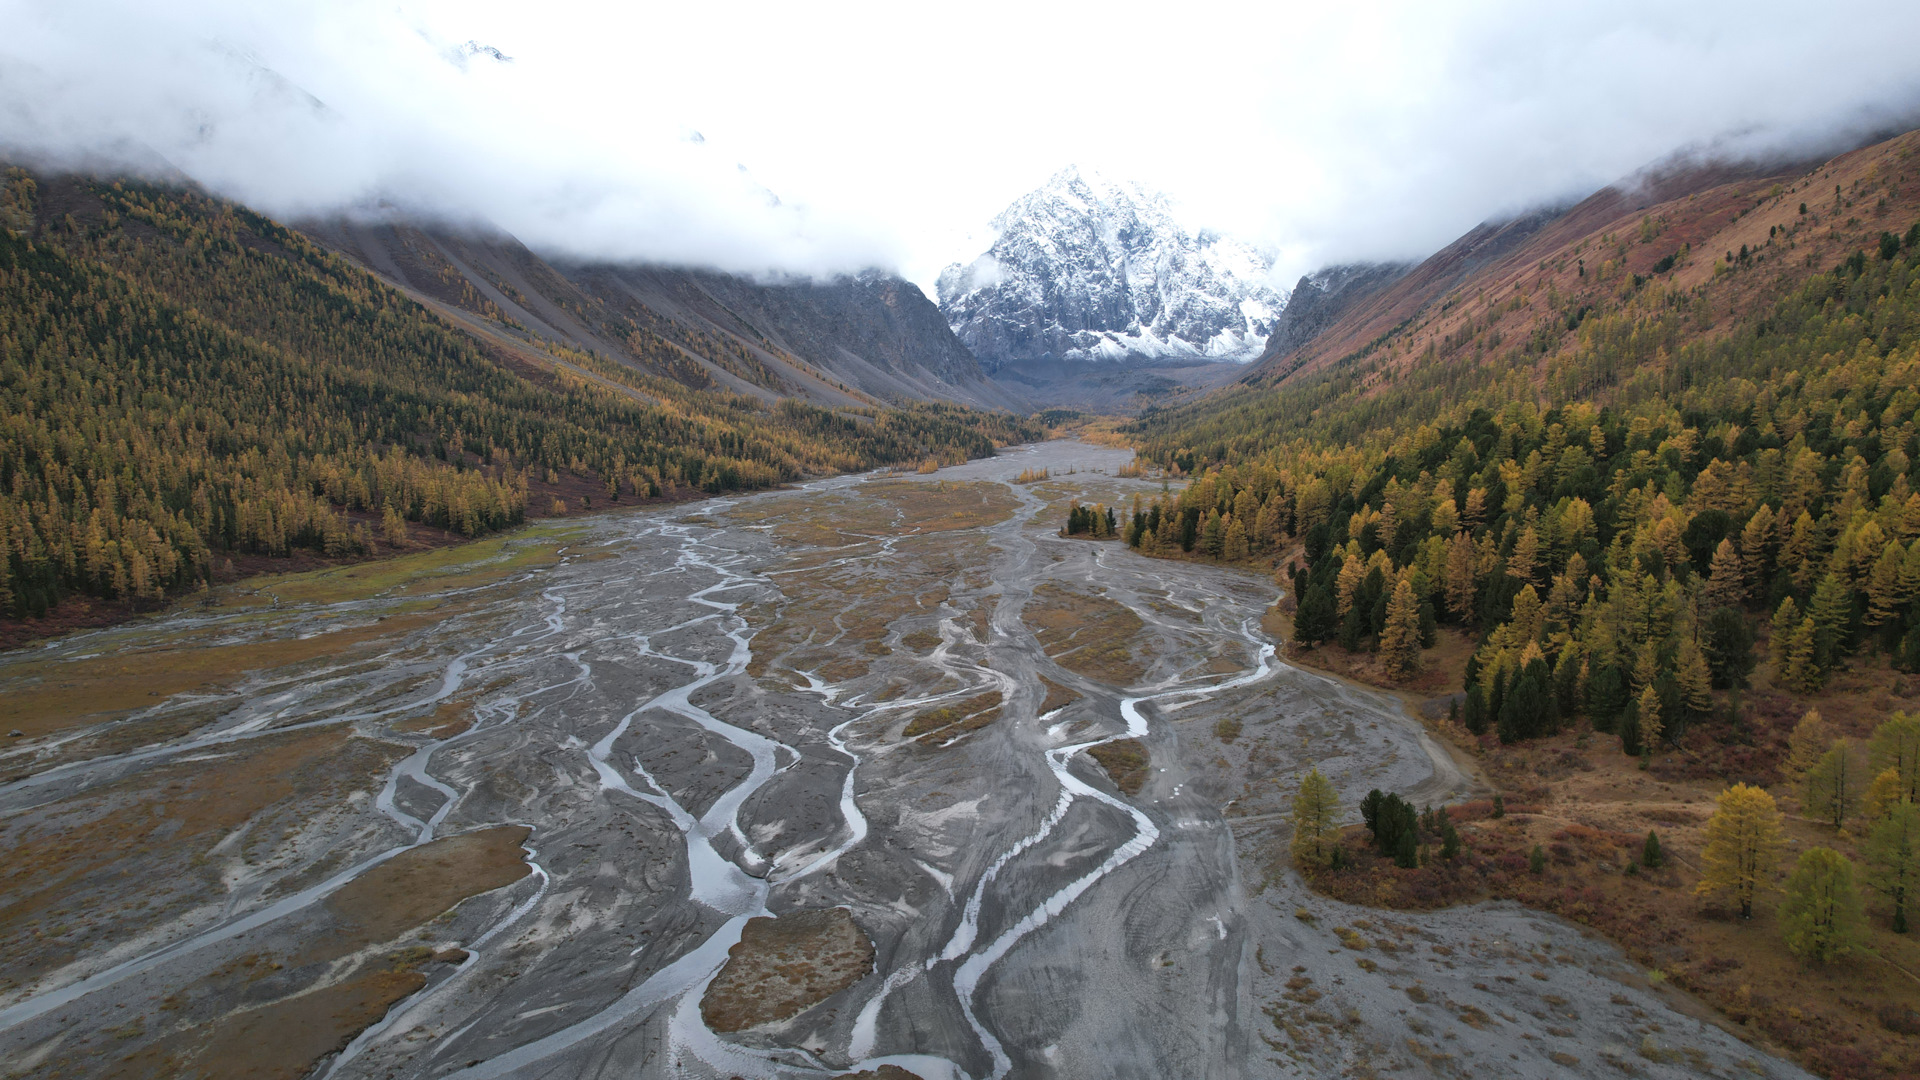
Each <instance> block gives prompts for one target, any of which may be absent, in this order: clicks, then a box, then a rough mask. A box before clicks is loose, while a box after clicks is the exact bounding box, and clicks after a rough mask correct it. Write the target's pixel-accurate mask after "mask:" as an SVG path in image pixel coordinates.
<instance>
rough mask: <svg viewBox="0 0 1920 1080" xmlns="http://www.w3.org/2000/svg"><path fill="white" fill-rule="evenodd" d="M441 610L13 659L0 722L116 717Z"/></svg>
mask: <svg viewBox="0 0 1920 1080" xmlns="http://www.w3.org/2000/svg"><path fill="white" fill-rule="evenodd" d="M444 617H445V613H444V612H440V613H434V614H428V613H425V612H422V613H418V614H414V615H409V616H399V617H396V618H393V619H389V620H386V621H385V622H380V623H363V624H361V625H358V626H350V627H343V628H342V629H340V630H336V631H333V632H331V633H323V634H315V635H313V636H312V637H308V638H292V637H288V638H281V639H277V640H267V641H253V642H247V643H245V644H240V645H213V646H209V645H204V644H201V643H199V642H194V641H187V642H176V643H174V644H171V645H169V646H167V647H161V648H156V649H152V650H150V651H140V652H128V651H123V652H119V653H116V654H114V655H111V656H92V657H87V658H85V659H77V660H65V659H61V660H41V661H27V662H23V663H16V664H12V665H10V666H9V667H8V668H7V673H6V678H5V679H4V681H0V726H4V727H5V728H7V729H9V730H18V731H21V732H24V733H25V735H26V736H27V737H28V738H35V737H38V736H42V735H50V734H53V733H55V732H60V731H66V730H69V729H71V728H76V727H83V726H85V725H88V724H96V723H100V722H101V721H105V720H113V719H117V718H120V717H124V716H126V715H127V714H129V713H132V712H135V711H137V710H139V709H143V708H146V707H147V706H149V705H153V704H155V703H156V702H158V701H159V700H161V699H164V698H167V697H171V696H173V695H174V694H181V693H187V692H193V691H198V692H205V691H208V690H212V689H216V688H219V687H224V686H228V685H231V684H232V683H234V682H236V681H238V680H239V679H240V678H241V677H242V676H244V675H245V674H246V673H247V672H249V671H256V670H259V669H262V668H270V667H281V666H284V665H288V664H298V663H304V662H307V661H311V660H316V659H320V658H326V659H329V660H343V659H352V658H353V657H354V656H355V655H357V653H358V652H365V653H367V654H369V655H370V654H371V653H372V652H373V651H374V650H372V649H366V648H363V647H365V646H369V645H372V644H375V643H382V642H384V641H385V640H386V639H387V638H389V637H392V636H394V635H396V634H399V633H403V632H404V631H406V630H408V629H413V628H417V627H418V626H421V625H425V624H426V623H427V622H430V621H433V620H435V619H439V618H444ZM169 734H179V732H169ZM152 737H153V738H157V737H160V736H158V735H157V734H153V735H152ZM142 741H152V738H147V739H143V740H142Z"/></svg>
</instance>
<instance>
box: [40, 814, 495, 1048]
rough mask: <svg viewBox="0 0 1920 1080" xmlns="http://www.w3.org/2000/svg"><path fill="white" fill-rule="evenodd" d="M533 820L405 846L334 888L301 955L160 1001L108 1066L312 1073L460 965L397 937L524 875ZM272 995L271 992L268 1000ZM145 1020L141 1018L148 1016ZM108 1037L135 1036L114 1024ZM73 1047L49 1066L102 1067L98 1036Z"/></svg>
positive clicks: (218, 975) (236, 964) (242, 961)
mask: <svg viewBox="0 0 1920 1080" xmlns="http://www.w3.org/2000/svg"><path fill="white" fill-rule="evenodd" d="M527 834H528V830H527V829H525V828H521V827H518V826H502V827H498V828H492V829H485V830H481V831H478V832H473V833H467V834H463V835H460V836H452V837H445V838H442V839H440V840H436V841H434V842H432V843H430V844H427V845H424V846H422V847H418V848H413V849H410V850H408V851H405V852H402V853H401V854H399V855H397V856H395V857H394V858H392V859H390V860H388V861H387V862H385V863H382V864H381V865H379V866H377V867H375V868H374V869H372V870H370V871H368V872H367V873H366V874H363V875H362V876H360V877H359V878H357V879H355V880H354V881H353V882H352V883H350V884H349V885H347V886H346V887H344V888H343V889H341V890H340V891H339V892H336V893H335V894H333V895H332V896H331V897H329V898H328V899H327V901H326V904H325V910H326V912H327V914H328V915H329V916H330V918H329V919H327V920H326V921H325V922H323V923H322V924H320V926H319V927H318V929H317V931H316V933H315V935H314V936H313V937H312V938H311V939H309V941H308V943H307V946H306V947H305V948H304V949H301V950H296V951H295V952H294V953H293V954H291V955H276V954H275V953H272V952H266V951H263V952H256V953H249V954H247V955H244V956H241V957H238V958H236V959H234V960H232V961H230V962H228V963H226V964H224V965H222V966H221V967H219V968H217V969H215V970H214V971H213V972H211V973H209V974H208V975H207V976H206V977H205V978H204V979H202V980H200V981H199V982H197V983H196V984H194V985H193V986H191V987H189V988H187V989H185V990H183V991H181V992H179V993H177V994H175V995H174V996H171V997H168V998H166V999H165V1000H163V1001H162V1002H161V1003H160V1009H159V1017H158V1019H156V1020H154V1021H153V1023H154V1024H155V1026H172V1027H174V1028H175V1030H172V1031H169V1032H166V1033H164V1034H161V1035H160V1037H159V1038H157V1039H155V1040H154V1041H152V1042H150V1043H147V1044H146V1045H144V1046H143V1047H141V1048H140V1049H139V1050H138V1051H136V1052H134V1053H132V1054H129V1055H127V1056H124V1057H122V1058H120V1059H119V1060H118V1061H116V1062H114V1063H113V1064H112V1065H111V1066H110V1067H109V1068H108V1069H107V1071H106V1073H105V1075H107V1076H110V1077H115V1078H121V1077H128V1078H130V1077H146V1076H162V1075H164V1076H179V1077H266V1078H285V1080H293V1078H295V1077H300V1076H305V1075H307V1074H308V1073H309V1072H310V1071H311V1070H312V1069H313V1066H314V1063H315V1062H316V1061H318V1060H319V1059H320V1058H322V1057H323V1056H325V1055H327V1054H330V1053H334V1052H336V1051H338V1050H340V1049H341V1048H342V1047H344V1046H345V1045H346V1044H347V1043H348V1042H349V1041H351V1040H352V1039H353V1037H354V1036H355V1035H356V1034H358V1033H359V1032H360V1031H361V1030H362V1029H364V1028H365V1027H366V1026H367V1025H369V1024H371V1023H373V1022H375V1021H377V1020H379V1019H380V1018H381V1017H382V1016H384V1015H386V1013H387V1010H388V1009H389V1008H391V1007H392V1006H393V1005H394V1004H395V1003H396V1002H398V1001H400V1000H401V999H403V998H405V997H406V996H407V995H409V994H412V993H413V992H414V991H416V990H419V989H420V988H421V987H422V986H425V985H426V982H427V977H426V975H425V974H424V973H423V971H424V969H428V968H430V967H431V966H433V965H435V964H451V963H458V962H460V961H461V960H463V959H465V955H466V954H465V953H464V952H462V951H460V950H458V949H448V950H445V951H441V952H436V951H435V950H434V949H432V948H429V947H426V946H423V945H413V946H400V945H399V943H398V939H400V938H401V937H402V936H403V935H405V934H406V933H407V932H408V931H411V930H413V929H414V928H416V927H418V926H421V925H422V924H424V923H426V922H428V921H429V920H431V919H432V918H433V917H435V916H437V915H439V914H440V913H441V912H443V911H446V910H447V909H449V908H451V907H453V906H454V905H456V904H458V903H460V902H461V901H463V900H466V899H468V898H470V897H473V896H477V895H479V894H481V893H483V892H487V891H490V890H492V889H496V888H499V887H501V886H503V885H508V884H511V883H512V882H514V881H517V880H519V879H520V878H522V877H524V876H525V875H526V874H527V872H528V868H527V865H526V863H525V862H524V861H522V858H521V856H522V854H523V852H522V849H521V846H520V845H521V843H522V842H523V841H524V840H525V839H526V837H527ZM263 999H270V1000H265V1001H264V1003H262V1001H263ZM231 1002H245V1003H246V1004H244V1005H243V1006H241V1007H238V1008H232V1009H231V1011H223V1012H220V1013H219V1014H218V1015H217V1017H216V1018H215V1019H213V1020H211V1021H207V1020H206V1019H205V1018H204V1016H198V1014H192V1015H196V1016H198V1018H197V1019H188V1018H187V1017H188V1016H189V1015H190V1014H189V1013H188V1012H187V1011H186V1010H188V1009H189V1008H190V1007H192V1006H196V1005H197V1006H199V1007H201V1008H206V1007H208V1006H211V1007H213V1008H215V1009H224V1008H227V1005H226V1004H225V1003H231ZM146 1022H147V1021H146V1020H145V1018H136V1019H135V1020H134V1021H133V1023H135V1024H136V1025H144V1024H145V1023H146ZM107 1034H108V1035H109V1036H112V1037H115V1038H119V1037H122V1036H123V1035H125V1034H126V1032H124V1031H121V1030H120V1029H109V1031H108V1032H107ZM89 1038H91V1036H83V1037H82V1041H81V1042H80V1043H79V1044H78V1045H74V1046H71V1047H67V1048H65V1049H66V1050H67V1051H68V1052H67V1053H63V1054H56V1055H54V1056H53V1057H51V1058H49V1059H48V1060H47V1061H46V1062H44V1063H43V1064H42V1066H41V1072H40V1073H39V1075H43V1076H47V1077H59V1076H65V1075H69V1074H71V1073H73V1072H75V1071H76V1070H78V1071H85V1072H87V1073H89V1074H92V1073H95V1072H96V1070H97V1069H98V1064H99V1063H98V1061H90V1060H89V1058H90V1057H96V1056H97V1055H99V1054H101V1053H103V1052H105V1053H111V1052H112V1051H111V1048H110V1047H109V1048H108V1049H107V1050H105V1051H102V1050H101V1049H100V1048H97V1047H92V1046H90V1045H88V1042H87V1041H86V1040H87V1039H89Z"/></svg>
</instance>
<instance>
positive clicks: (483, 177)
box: [0, 0, 1920, 292]
mask: <svg viewBox="0 0 1920 1080" xmlns="http://www.w3.org/2000/svg"><path fill="white" fill-rule="evenodd" d="M0 20H4V25H5V26H6V27H7V32H6V33H5V34H4V35H0V146H4V147H5V152H6V153H7V154H9V155H11V156H14V157H32V158H36V159H38V160H40V161H42V162H45V163H50V164H63V163H64V164H73V163H80V162H93V163H99V164H107V165H113V166H125V165H127V164H139V165H146V166H155V165H158V164H164V165H168V166H171V167H174V168H177V169H178V170H179V171H181V172H183V173H185V174H186V175H188V176H191V177H192V178H194V179H195V180H198V181H199V182H201V183H203V184H205V185H207V186H208V187H210V188H212V189H214V190H216V191H218V192H220V193H222V194H225V195H230V196H233V197H236V198H240V199H243V200H245V201H247V202H248V203H250V204H253V205H256V206H259V207H260V208H262V209H264V210H267V211H269V212H272V213H276V214H280V215H284V216H299V215H302V214H317V213H323V212H330V211H333V210H337V209H340V208H344V207H357V208H361V209H362V210H365V209H367V208H370V207H376V206H378V205H379V204H381V203H388V204H394V205H399V206H402V207H405V208H407V209H408V210H409V212H411V213H413V214H416V215H418V214H421V213H428V212H430V213H432V214H435V215H438V216H440V217H444V218H448V219H452V220H455V221H458V220H462V219H484V220H486V221H489V222H492V223H493V224H495V225H497V226H499V227H500V228H503V229H505V230H507V231H509V232H511V233H513V234H514V235H516V236H518V237H520V238H522V239H523V240H525V241H527V242H528V243H529V244H531V245H533V246H535V247H536V248H538V249H540V250H542V251H547V252H556V253H566V254H570V255H573V256H578V257H585V258H595V259H618V260H648V261H666V262H680V263H692V264H700V265H706V266H712V267H717V268H721V269H727V270H733V271H745V272H762V271H768V270H780V271H788V272H800V273H834V272H842V271H854V270H858V269H861V268H864V267H867V266H881V267H886V268H891V269H895V270H899V271H901V272H904V273H905V274H906V275H907V276H909V277H911V278H912V279H914V280H915V281H917V282H919V283H920V284H921V286H922V287H923V288H924V289H926V290H927V291H928V292H932V286H933V283H934V278H935V277H936V275H937V274H938V272H939V270H940V268H941V267H943V266H945V265H946V264H947V263H948V262H950V261H952V260H953V259H954V258H955V257H956V256H962V255H963V253H966V252H969V251H971V252H978V251H980V250H982V249H983V248H984V247H986V246H987V244H988V243H989V242H990V241H991V239H992V232H991V230H990V229H988V228H987V227H986V223H987V222H988V221H989V220H990V219H991V218H992V216H993V215H994V214H996V213H997V212H999V210H1000V209H1001V208H1003V207H1004V206H1006V205H1007V203H1008V202H1009V200H1011V199H1013V198H1015V197H1017V196H1018V195H1019V194H1020V193H1021V192H1023V191H1029V190H1032V189H1033V188H1035V187H1036V186H1038V185H1039V184H1041V183H1043V182H1044V181H1045V180H1046V178H1047V177H1049V176H1051V175H1053V174H1054V173H1055V172H1057V171H1058V170H1059V169H1060V168H1061V167H1063V166H1064V165H1066V164H1068V163H1070V162H1077V163H1078V164H1080V165H1081V166H1082V167H1085V168H1090V169H1097V170H1100V171H1103V172H1105V173H1108V174H1110V175H1115V176H1125V177H1129V178H1131V179H1136V180H1138V181H1140V182H1141V183H1143V184H1146V185H1148V186H1150V187H1152V188H1155V189H1158V190H1164V191H1166V192H1168V193H1170V194H1171V195H1172V196H1173V197H1174V198H1176V199H1177V200H1178V201H1179V202H1180V203H1181V204H1182V205H1184V206H1187V207H1190V208H1191V209H1192V211H1193V214H1194V216H1195V218H1196V221H1197V223H1198V224H1200V225H1204V226H1206V227H1209V228H1213V229H1215V230H1217V231H1219V232H1221V233H1223V234H1225V235H1231V236H1237V237H1241V238H1243V239H1245V240H1247V241H1248V242H1250V243H1252V244H1254V245H1256V246H1258V247H1260V248H1262V249H1266V250H1272V251H1274V252H1275V253H1276V263H1275V266H1274V269H1273V281H1274V282H1275V283H1278V284H1281V285H1288V284H1291V283H1292V282H1293V281H1294V280H1296V279H1297V277H1298V276H1299V275H1300V274H1301V273H1304V272H1306V271H1309V270H1312V269H1315V268H1317V267H1319V266H1323V265H1326V264H1328V263H1333V262H1348V261H1355V260H1373V261H1382V260H1391V259H1400V258H1407V257H1414V256H1419V255H1422V254H1425V253H1427V252H1430V251H1433V250H1435V249H1437V248H1438V247H1439V246H1441V245H1442V244H1444V243H1446V242H1447V241H1448V240H1450V239H1451V238H1452V237H1454V236H1456V235H1458V234H1459V233H1460V232H1461V231H1463V230H1464V229H1466V228H1469V227H1471V226H1472V225H1473V224H1474V223H1476V222H1479V221H1481V220H1484V219H1486V218H1488V217H1491V216H1496V215H1498V214H1500V213H1503V212H1513V211H1517V210H1520V209H1524V208H1526V207H1529V206H1533V205H1538V204H1540V203H1542V202H1545V201H1550V200H1555V199H1564V198H1566V197H1570V196H1571V197H1578V196H1580V195H1583V194H1585V193H1586V192H1588V191H1591V190H1593V189H1594V188H1596V187H1598V186H1599V185H1601V184H1604V183H1607V182H1610V181H1611V180H1613V179H1614V178H1616V177H1618V176H1620V175H1623V174H1625V173H1627V172H1630V171H1631V170H1632V169H1634V168H1636V167H1638V166H1640V165H1642V164H1644V163H1645V162H1647V161H1649V160H1653V159H1655V158H1658V157H1660V156H1662V155H1664V154H1667V153H1669V152H1671V151H1673V150H1674V149H1676V148H1683V147H1712V146H1718V147H1719V148H1721V149H1722V150H1725V151H1729V152H1734V153H1747V152H1761V151H1768V150H1773V149H1777V148H1779V147H1781V146H1783V145H1788V144H1798V143H1802V142H1805V141H1807V140H1808V139H1810V138H1811V135H1810V133H1815V132H1818V133H1821V134H1822V135H1830V134H1832V133H1833V132H1835V131H1839V130H1842V129H1846V130H1853V131H1858V130H1866V129H1872V128H1874V127H1876V126H1877V125H1880V124H1882V123H1884V122H1885V121H1887V120H1888V119H1889V118H1890V117H1894V116H1900V115H1904V114H1905V113H1906V112H1907V111H1908V110H1909V109H1910V107H1911V106H1912V104H1913V103H1914V102H1915V101H1916V99H1917V97H1920V95H1917V94H1916V89H1917V87H1920V83H1917V82H1916V75H1917V74H1920V73H1917V72H1916V69H1915V65H1914V64H1913V63H1912V60H1911V57H1910V50H1909V43H1911V42H1912V41H1914V40H1920V8H1916V7H1915V6H1914V5H1911V4H1905V3H1898V2H1890V0H1852V2H1844V3H1840V4H1837V5H1833V6H1830V7H1829V8H1827V9H1823V11H1822V14H1821V15H1820V17H1818V18H1811V17H1808V15H1807V13H1806V10H1805V9H1804V7H1800V6H1789V5H1786V4H1783V3H1761V4H1749V3H1740V4H1735V3H1731V2H1724V0H1716V2H1709V3H1701V4H1694V5H1686V6H1684V7H1683V8H1681V9H1678V10H1676V9H1674V8H1673V7H1672V6H1671V5H1664V4H1654V3H1650V2H1629V3H1608V4H1587V5H1528V4H1522V3H1518V2H1517V0H1492V2H1485V3H1472V4H1466V5H1449V6H1447V7H1446V8H1445V9H1444V10H1442V9H1439V8H1433V7H1431V6H1427V5H1418V4H1413V3H1410V2H1408V3H1391V4H1387V5H1383V6H1381V7H1380V8H1377V9H1373V10H1372V11H1371V12H1370V14H1368V15H1367V16H1366V17H1363V18H1358V19H1349V18H1348V17H1347V15H1346V14H1345V13H1344V12H1336V11H1333V10H1327V9H1322V8H1319V7H1315V6H1312V5H1305V4H1291V3H1282V4H1273V5H1264V6H1261V7H1259V8H1257V9H1248V8H1247V7H1246V6H1245V5H1237V4H1236V5H1228V4H1200V5H1195V6H1192V7H1190V8H1188V9H1185V10H1183V12H1182V17H1181V18H1179V19H1172V20H1170V19H1163V18H1155V17H1150V16H1147V15H1145V14H1144V13H1138V14H1137V13H1133V12H1129V11H1128V10H1126V9H1124V8H1113V9H1103V11H1102V12H1101V13H1100V15H1099V16H1098V17H1090V16H1089V14H1088V13H1087V12H1085V11H1082V10H1079V9H1076V8H1073V7H1067V6H1061V7H1035V6H1033V5H1020V6H1017V7H1016V6H1014V5H1010V4H995V3H988V4H983V5H979V6H977V7H976V8H974V9H971V10H970V11H969V14H968V17H966V18H964V19H955V18H952V17H951V16H950V14H948V13H946V12H942V11H936V10H931V9H929V10H926V11H902V10H899V9H895V8H888V9H884V10H883V9H879V8H874V9H873V10H865V9H863V8H861V7H858V6H856V7H852V8H844V9H841V10H840V11H839V12H838V13H833V12H827V13H822V12H818V11H801V10H797V9H792V8H782V7H778V6H774V5H754V4H747V5H742V6H738V7H728V8H726V9H717V8H711V7H703V6H700V5H685V6H682V7H680V8H677V9H667V8H633V7H630V6H622V5H603V4H595V3H584V2H573V3H561V4H556V5H543V6H541V7H540V8H539V9H537V10H536V9H533V8H528V7H526V6H524V5H506V4H500V3H476V4H453V3H450V2H443V0H402V2H400V3H374V2H372V0H344V2H335V3H320V2H318V0H294V2H290V3H284V4H275V5H271V6H261V5H256V4H246V3H241V2H239V0H183V2H181V3H178V4H170V5H165V6H163V7H154V6H152V5H142V4H135V3H131V2H128V0H65V2H51V0H0ZM1149 25H1150V26H1151V28H1152V29H1151V33H1150V34H1146V35H1143V33H1142V28H1143V26H1149ZM1009 27H1018V32H1019V35H1020V38H1021V40H1022V41H1023V42H1025V43H1027V44H1028V45H1029V46H1030V47H1029V48H1022V49H1019V50H1012V49H1008V48H1007V47H1006V38H1007V33H1008V28H1009ZM1863 28H1871V32H1863ZM1036 57H1039V58H1042V59H1040V60H1038V61H1036ZM1045 58H1057V62H1055V61H1053V60H1048V59H1045ZM1149 61H1150V66H1151V69H1152V71H1153V76H1152V78H1151V79H1150V80H1146V81H1144V82H1142V83H1140V84H1139V85H1138V86H1134V87H1131V88H1130V90H1129V92H1127V93H1125V94H1124V95H1122V96H1120V97H1113V96H1112V95H1105V94H1103V95H1095V97H1099V98H1102V99H1103V100H1099V101H1095V100H1093V99H1092V98H1090V96H1089V84H1088V81H1087V78H1086V65H1087V64H1088V63H1094V64H1101V63H1108V62H1111V63H1113V64H1118V65H1122V66H1125V65H1138V64H1142V63H1147V62H1149Z"/></svg>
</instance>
